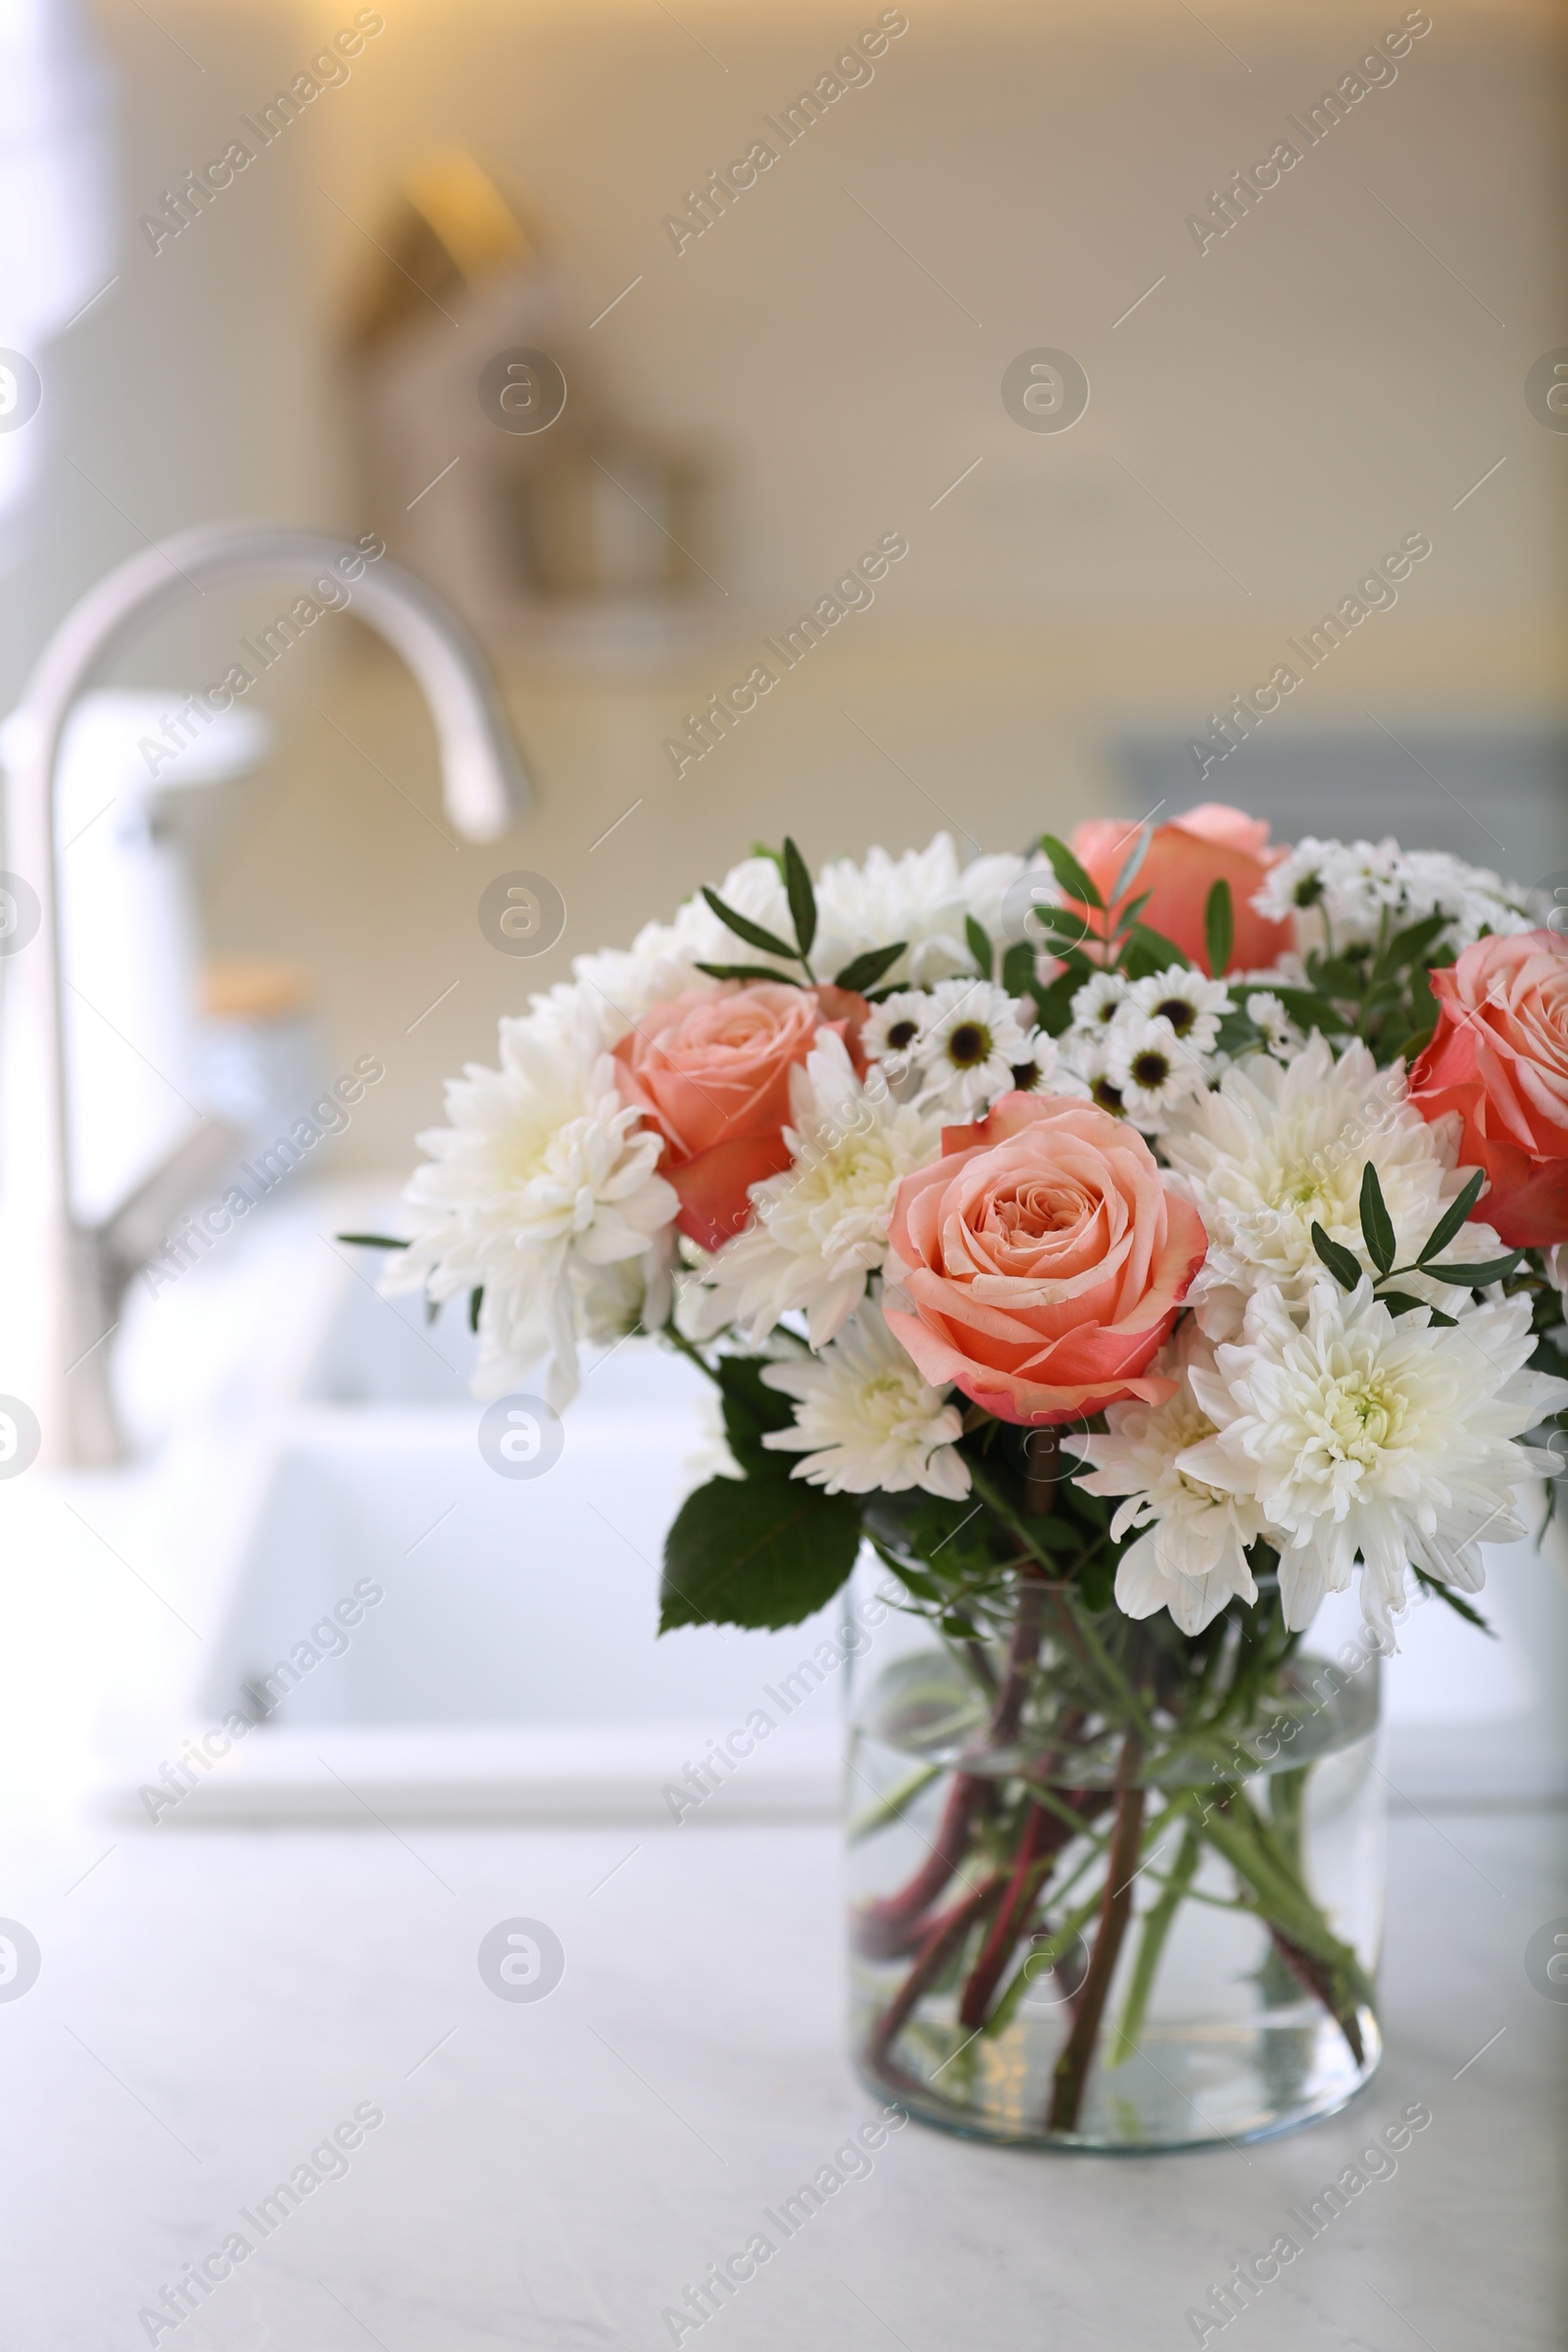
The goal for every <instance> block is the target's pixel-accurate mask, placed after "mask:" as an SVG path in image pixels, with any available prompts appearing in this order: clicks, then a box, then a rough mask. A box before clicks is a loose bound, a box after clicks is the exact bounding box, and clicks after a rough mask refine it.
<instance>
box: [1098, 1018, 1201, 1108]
mask: <svg viewBox="0 0 1568 2352" xmlns="http://www.w3.org/2000/svg"><path fill="white" fill-rule="evenodd" d="M1104 1054H1105V1075H1106V1076H1107V1077H1108V1078H1109V1080H1110V1082H1111V1084H1112V1085H1113V1086H1114V1087H1115V1089H1116V1092H1117V1093H1118V1094H1119V1095H1120V1097H1121V1103H1122V1108H1123V1109H1124V1111H1125V1112H1126V1114H1127V1116H1128V1118H1130V1119H1131V1120H1132V1122H1133V1125H1134V1126H1135V1127H1141V1128H1147V1129H1149V1130H1151V1131H1152V1132H1153V1133H1156V1134H1157V1133H1158V1132H1159V1130H1160V1129H1161V1128H1162V1127H1163V1126H1164V1124H1165V1119H1166V1115H1167V1113H1169V1112H1170V1111H1171V1110H1173V1109H1174V1108H1175V1106H1176V1104H1177V1103H1183V1102H1185V1101H1186V1100H1187V1098H1188V1097H1189V1096H1190V1095H1193V1094H1195V1093H1197V1092H1199V1091H1201V1088H1202V1086H1203V1064H1202V1060H1201V1056H1200V1054H1198V1052H1197V1050H1196V1049H1195V1048H1194V1047H1192V1046H1190V1045H1188V1044H1187V1043H1186V1041H1185V1040H1184V1039H1181V1038H1178V1036H1177V1035H1176V1032H1175V1030H1174V1029H1173V1028H1172V1027H1171V1025H1170V1023H1169V1021H1167V1020H1166V1019H1165V1017H1164V1015H1163V1013H1162V1014H1160V1016H1159V1017H1158V1019H1156V1020H1137V1019H1134V1020H1130V1021H1129V1020H1118V1021H1116V1022H1115V1023H1114V1024H1113V1025H1112V1027H1111V1029H1110V1030H1109V1032H1108V1034H1107V1035H1106V1038H1105V1046H1104Z"/></svg>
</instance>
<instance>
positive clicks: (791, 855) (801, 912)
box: [784, 833, 816, 963]
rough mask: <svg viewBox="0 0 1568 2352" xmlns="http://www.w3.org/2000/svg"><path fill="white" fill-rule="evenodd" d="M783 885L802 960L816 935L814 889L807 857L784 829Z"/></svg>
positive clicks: (807, 953) (808, 951) (809, 949)
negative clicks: (802, 854) (804, 856)
mask: <svg viewBox="0 0 1568 2352" xmlns="http://www.w3.org/2000/svg"><path fill="white" fill-rule="evenodd" d="M784 889H785V893H786V895H787V896H788V899H789V903H790V920H791V921H792V922H793V923H794V925H795V938H796V942H797V944H798V946H799V948H800V951H801V960H802V962H803V963H804V962H805V960H806V958H807V956H809V954H810V953H811V942H812V940H813V939H814V938H815V937H816V893H815V891H814V890H813V889H812V888H811V877H810V874H809V871H808V869H807V863H806V859H805V858H803V857H802V856H801V853H800V851H799V850H798V849H797V848H796V847H795V844H794V842H793V841H791V839H790V837H789V835H788V834H787V833H786V834H785V836H784Z"/></svg>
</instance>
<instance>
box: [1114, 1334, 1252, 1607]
mask: <svg viewBox="0 0 1568 2352" xmlns="http://www.w3.org/2000/svg"><path fill="white" fill-rule="evenodd" d="M1213 1360H1214V1359H1213V1351H1212V1349H1211V1348H1209V1347H1208V1344H1207V1342H1206V1341H1205V1340H1204V1339H1203V1338H1202V1337H1201V1334H1200V1332H1199V1330H1198V1327H1197V1325H1196V1324H1195V1323H1194V1322H1193V1321H1192V1319H1191V1317H1189V1318H1188V1320H1187V1321H1186V1322H1184V1323H1183V1325H1182V1329H1181V1336H1180V1340H1179V1342H1178V1344H1177V1346H1176V1348H1173V1349H1170V1350H1168V1351H1167V1353H1166V1355H1165V1356H1164V1357H1162V1358H1161V1360H1160V1361H1159V1363H1158V1364H1157V1365H1156V1366H1155V1369H1156V1370H1158V1371H1161V1372H1166V1373H1169V1374H1171V1375H1173V1376H1175V1377H1176V1378H1178V1379H1179V1380H1180V1382H1181V1386H1180V1388H1179V1389H1178V1390H1177V1392H1176V1394H1175V1396H1174V1397H1171V1399H1170V1401H1169V1402H1168V1403H1166V1404H1158V1405H1149V1404H1112V1405H1108V1406H1107V1407H1106V1409H1105V1419H1106V1421H1107V1423H1108V1424H1109V1434H1108V1435H1107V1436H1105V1437H1089V1438H1077V1439H1075V1440H1074V1441H1073V1448H1074V1451H1075V1452H1078V1453H1081V1454H1083V1455H1084V1456H1085V1457H1086V1458H1087V1460H1089V1461H1090V1462H1091V1463H1092V1464H1093V1465H1094V1467H1093V1470H1092V1471H1091V1472H1090V1474H1089V1475H1088V1476H1087V1477H1085V1476H1080V1477H1079V1478H1078V1480H1077V1482H1076V1483H1077V1484H1078V1485H1079V1486H1081V1487H1084V1488H1086V1489H1087V1490H1088V1492H1089V1493H1090V1494H1091V1495H1125V1496H1126V1498H1127V1499H1126V1500H1125V1501H1124V1502H1123V1503H1121V1504H1120V1506H1119V1507H1118V1509H1117V1511H1116V1515H1115V1517H1114V1518H1113V1519H1112V1520H1111V1523H1110V1532H1111V1535H1112V1536H1113V1537H1114V1538H1115V1540H1116V1541H1117V1542H1118V1543H1119V1542H1120V1541H1121V1539H1122V1537H1123V1536H1125V1535H1126V1534H1127V1533H1128V1532H1129V1531H1130V1530H1131V1529H1133V1528H1141V1529H1142V1530H1143V1531H1144V1532H1143V1533H1142V1534H1141V1535H1140V1536H1139V1538H1138V1541H1137V1542H1136V1544H1129V1545H1128V1548H1127V1549H1126V1551H1124V1552H1123V1554H1122V1556H1121V1560H1120V1563H1119V1564H1118V1566H1117V1569H1116V1605H1117V1607H1118V1608H1120V1609H1121V1610H1122V1611H1123V1612H1124V1613H1125V1614H1126V1615H1127V1616H1129V1617H1152V1616H1153V1614H1154V1612H1155V1611H1156V1610H1157V1609H1169V1611H1170V1613H1171V1617H1172V1619H1173V1620H1174V1622H1175V1623H1176V1624H1177V1625H1178V1626H1180V1628H1181V1630H1182V1632H1183V1633H1184V1634H1201V1632H1202V1630H1203V1628H1204V1626H1205V1625H1207V1623H1208V1622H1209V1619H1210V1618H1211V1617H1217V1616H1218V1614H1219V1612H1220V1610H1221V1609H1222V1608H1224V1606H1225V1604H1226V1602H1227V1601H1229V1600H1233V1599H1240V1600H1246V1601H1253V1600H1255V1599H1256V1598H1257V1588H1256V1586H1255V1585H1254V1584H1253V1582H1252V1572H1251V1569H1250V1567H1249V1565H1248V1559H1247V1546H1248V1545H1249V1544H1251V1543H1254V1542H1255V1541H1256V1539H1257V1538H1258V1537H1259V1536H1262V1535H1265V1534H1266V1533H1267V1530H1266V1528H1265V1526H1264V1523H1263V1514H1262V1512H1261V1511H1260V1510H1259V1509H1258V1508H1257V1506H1256V1504H1255V1503H1254V1502H1251V1501H1250V1500H1247V1499H1244V1498H1241V1497H1238V1496H1237V1495H1230V1494H1225V1493H1222V1492H1221V1491H1220V1490H1219V1489H1218V1488H1216V1487H1210V1486H1205V1485H1204V1484H1203V1482H1202V1481H1201V1479H1197V1478H1192V1477H1189V1476H1188V1474H1187V1472H1186V1471H1185V1470H1183V1469H1182V1468H1181V1466H1180V1463H1179V1460H1178V1456H1179V1455H1181V1454H1182V1453H1183V1452H1185V1450H1186V1449H1187V1447H1189V1446H1196V1445H1198V1444H1199V1443H1200V1441H1201V1439H1203V1438H1208V1437H1212V1436H1213V1434H1214V1424H1213V1423H1212V1421H1210V1420H1209V1418H1208V1416H1207V1414H1206V1413H1205V1412H1204V1411H1203V1409H1202V1407H1201V1405H1200V1403H1199V1402H1198V1399H1197V1398H1196V1397H1195V1396H1194V1395H1193V1391H1192V1386H1191V1383H1190V1381H1189V1379H1188V1377H1187V1375H1188V1370H1189V1367H1190V1366H1191V1365H1194V1364H1196V1365H1198V1366H1199V1368H1200V1369H1201V1370H1203V1371H1211V1370H1212V1368H1213Z"/></svg>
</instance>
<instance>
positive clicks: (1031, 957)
mask: <svg viewBox="0 0 1568 2352" xmlns="http://www.w3.org/2000/svg"><path fill="white" fill-rule="evenodd" d="M1034 976H1035V952H1034V950H1033V948H1032V947H1031V946H1030V945H1029V942H1028V941H1027V940H1026V939H1017V940H1014V941H1013V944H1012V946H1011V947H1010V948H1009V949H1008V950H1007V952H1006V954H1005V956H1003V958H1002V985H1003V987H1004V988H1005V990H1006V992H1007V994H1008V996H1009V997H1022V996H1027V995H1028V993H1029V983H1030V981H1031V980H1032V979H1033V978H1034Z"/></svg>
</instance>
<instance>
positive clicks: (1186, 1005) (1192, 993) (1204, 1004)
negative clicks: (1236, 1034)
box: [1074, 963, 1231, 1054]
mask: <svg viewBox="0 0 1568 2352" xmlns="http://www.w3.org/2000/svg"><path fill="white" fill-rule="evenodd" d="M1091 985H1093V984H1092V983H1091ZM1082 993H1083V992H1082V991H1081V990H1080V992H1079V994H1080V995H1081V994H1082ZM1074 1002H1075V1003H1076V999H1075V1000H1074ZM1127 1007H1128V1012H1133V1011H1136V1012H1137V1013H1141V1014H1142V1015H1143V1017H1144V1018H1145V1019H1146V1020H1159V1021H1168V1022H1169V1023H1170V1026H1171V1029H1172V1030H1173V1032H1174V1033H1175V1035H1176V1036H1177V1038H1179V1039H1180V1041H1181V1043H1182V1044H1183V1045H1184V1046H1186V1047H1187V1048H1188V1049H1189V1050H1190V1052H1192V1053H1194V1054H1212V1052H1213V1051H1214V1045H1215V1041H1216V1039H1217V1038H1218V1036H1219V1025H1220V1022H1221V1020H1222V1019H1223V1018H1224V1016H1225V1014H1226V1013H1227V1012H1229V1010H1230V1008H1231V1000H1230V991H1229V989H1228V988H1227V987H1226V985H1225V983H1224V981H1223V980H1210V979H1208V978H1207V976H1206V975H1205V974H1204V973H1202V972H1200V971H1189V970H1187V969H1186V968H1185V966H1183V965H1182V964H1179V963H1175V964H1172V965H1171V967H1170V969H1169V971H1166V972H1151V973H1150V974H1149V976H1148V978H1147V979H1144V980H1135V981H1134V982H1133V984H1132V986H1131V988H1130V989H1129V990H1128V991H1127ZM1120 1017H1121V1018H1122V1019H1123V1020H1125V1019H1126V1018H1127V1013H1125V1012H1124V1013H1123V1014H1122V1015H1121V1016H1120Z"/></svg>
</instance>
